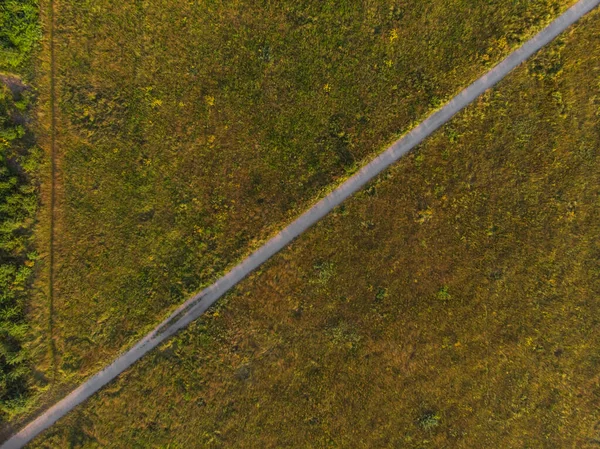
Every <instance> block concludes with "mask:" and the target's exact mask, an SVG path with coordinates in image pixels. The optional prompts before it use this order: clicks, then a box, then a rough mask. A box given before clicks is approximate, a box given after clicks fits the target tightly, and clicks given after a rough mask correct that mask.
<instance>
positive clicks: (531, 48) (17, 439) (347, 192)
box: [0, 0, 600, 449]
mask: <svg viewBox="0 0 600 449" xmlns="http://www.w3.org/2000/svg"><path fill="white" fill-rule="evenodd" d="M599 4H600V0H580V1H579V2H578V3H576V4H575V5H574V6H573V7H571V8H570V9H569V10H567V11H566V12H565V13H564V14H563V15H561V16H560V17H559V18H557V19H556V20H555V21H554V22H552V23H551V24H550V25H548V26H547V27H546V28H545V29H544V30H542V31H541V32H540V33H538V34H537V35H535V36H534V37H533V38H531V39H530V40H529V41H527V42H526V43H525V44H524V45H523V46H522V47H521V48H519V49H517V50H515V51H514V52H512V53H511V54H510V55H508V57H506V59H504V60H503V61H502V62H501V63H500V64H498V65H497V66H495V67H494V68H493V69H491V70H490V71H489V72H487V73H486V74H485V75H483V76H482V77H481V78H479V79H478V80H477V81H475V82H474V83H473V84H471V85H470V86H469V87H467V88H466V89H464V90H463V91H461V92H460V93H459V94H458V95H457V96H455V97H454V98H453V99H452V100H451V101H450V102H448V103H447V104H446V105H445V106H444V107H443V108H441V109H440V110H438V111H437V112H434V113H433V114H432V115H430V116H429V117H428V118H427V119H426V120H425V121H423V122H422V123H421V124H420V125H419V126H417V127H416V128H414V129H413V130H412V131H410V132H409V133H408V134H406V135H405V136H404V137H402V138H401V139H400V140H398V141H397V142H396V143H394V144H393V145H392V146H391V147H390V148H388V149H387V150H385V151H384V152H383V153H381V154H380V155H379V156H377V157H376V158H375V159H373V160H372V161H371V162H369V163H368V164H367V165H365V166H364V167H362V168H361V169H360V170H359V171H358V172H357V173H355V174H354V175H353V176H352V177H350V178H349V179H348V180H347V181H345V182H344V183H343V184H341V185H340V186H339V187H337V188H336V189H335V190H334V191H332V192H331V193H329V194H328V195H327V196H326V197H325V198H323V199H322V200H321V201H319V202H318V203H317V204H315V205H314V206H312V207H311V208H310V209H308V210H307V211H306V212H304V214H302V215H301V216H300V217H299V218H297V219H296V220H295V221H294V222H292V223H291V224H290V225H288V226H287V227H286V228H284V229H283V230H282V231H280V232H279V233H278V234H277V235H276V236H275V237H273V238H272V239H271V240H269V241H268V242H267V243H265V244H264V245H263V246H262V247H260V248H259V249H258V250H256V251H255V252H254V253H252V254H251V255H250V256H248V257H247V258H246V259H245V260H244V261H243V262H241V263H240V264H239V265H238V266H236V267H235V268H233V269H232V270H231V271H230V272H229V273H227V274H225V275H224V276H223V277H222V278H220V279H219V280H218V281H217V282H215V283H214V284H213V285H211V286H210V287H207V288H206V289H204V290H203V291H201V292H200V293H198V294H197V295H195V296H194V297H192V298H190V299H189V300H187V301H186V302H185V303H184V304H183V305H181V306H180V307H179V308H178V309H177V310H176V311H175V312H173V313H172V314H171V316H170V317H169V318H168V319H166V320H165V321H163V322H162V323H161V324H160V325H159V326H157V327H156V328H155V329H154V330H153V331H152V332H150V333H149V334H148V335H146V336H145V337H144V338H143V339H142V340H140V341H139V342H138V343H137V344H136V345H135V346H133V347H132V348H131V349H129V350H128V351H127V352H126V353H124V354H122V355H121V356H120V357H119V358H117V359H116V360H115V361H114V362H113V363H111V364H110V365H108V366H107V367H106V368H104V369H103V370H102V371H100V372H99V373H97V374H95V375H94V376H92V377H91V378H89V379H88V380H87V381H86V382H84V383H83V384H82V385H80V386H79V387H78V388H77V389H75V390H73V391H72V392H71V393H70V394H69V395H67V396H66V397H65V398H63V399H62V400H61V401H59V402H58V403H57V404H55V405H54V406H52V407H51V408H50V409H48V410H46V411H45V412H44V413H43V414H41V415H40V416H39V417H38V418H37V419H36V420H34V421H33V422H31V423H30V424H29V425H27V426H26V427H25V428H24V429H22V430H21V431H19V432H18V433H17V434H16V435H14V436H13V437H12V438H11V439H10V440H8V441H7V442H6V443H4V444H3V445H2V447H1V448H0V449H15V448H20V447H23V446H24V445H25V444H27V443H28V442H29V441H31V440H32V439H33V438H34V437H35V436H37V435H38V434H39V433H40V432H42V431H43V430H45V429H47V428H48V427H50V426H51V425H52V424H54V423H55V422H56V421H57V420H58V419H60V418H61V417H63V416H64V415H66V414H67V413H68V412H69V411H71V410H72V409H73V408H75V407H76V406H77V405H79V404H80V403H82V402H83V401H85V400H86V399H87V398H89V397H90V396H91V395H93V394H94V393H96V392H97V391H98V390H100V389H101V388H102V387H103V386H105V385H106V384H107V383H109V382H110V381H111V380H113V379H114V378H116V377H117V376H118V375H119V374H121V373H122V372H123V371H125V370H126V369H127V368H129V367H130V366H131V365H133V364H134V363H135V362H136V361H137V360H139V359H140V358H141V357H142V356H144V355H145V354H146V353H148V352H149V351H151V350H152V349H154V348H155V347H156V346H158V345H159V344H160V343H162V342H163V341H165V340H166V339H167V338H169V337H170V336H172V335H173V334H175V333H176V332H177V331H179V330H180V329H182V328H184V327H186V326H187V325H188V324H190V323H191V322H192V321H194V320H195V319H196V318H198V317H199V316H200V315H202V314H203V313H204V312H205V311H206V310H207V309H208V308H209V307H210V306H211V305H212V304H213V303H214V302H215V301H216V300H217V299H219V298H220V297H221V296H223V295H224V294H225V293H226V292H227V291H228V290H229V289H231V288H232V287H233V286H234V285H236V284H237V283H238V282H240V281H241V280H242V279H244V278H245V277H246V276H247V275H248V274H249V273H251V272H252V271H253V270H255V269H256V268H258V267H259V266H260V265H262V264H263V263H264V262H265V261H267V260H268V259H269V258H271V257H272V256H273V255H274V254H276V253H277V252H279V251H280V250H281V249H283V248H284V247H285V246H287V245H288V244H289V243H290V242H291V241H292V240H294V239H295V238H296V237H298V236H299V235H300V234H302V233H303V232H304V231H306V230H307V229H308V228H310V227H311V226H312V225H313V224H315V223H316V222H317V221H319V220H320V219H321V218H323V217H324V216H325V215H327V214H328V213H329V212H330V211H331V210H332V209H333V208H334V207H336V206H338V205H339V204H341V203H342V202H343V201H344V200H345V199H347V198H348V197H350V196H351V195H352V194H353V193H354V192H356V191H357V190H359V189H360V188H361V187H362V186H364V185H365V184H366V183H367V182H369V181H370V180H371V179H373V178H374V177H375V176H377V175H378V174H379V173H381V172H382V171H383V170H385V169H386V168H387V167H389V166H390V165H391V164H393V163H394V162H396V161H397V160H398V159H400V158H401V157H402V156H404V155H405V154H406V153H408V152H409V151H410V150H411V149H412V148H414V147H415V146H416V145H418V144H419V143H421V142H422V141H423V140H424V139H425V138H426V137H428V136H429V135H431V134H432V133H433V132H434V131H435V130H437V129H438V128H439V127H440V126H442V125H443V124H444V123H446V122H448V121H449V120H450V119H451V118H452V117H453V116H454V115H456V114H457V113H458V112H459V111H461V110H462V109H463V108H465V107H466V106H467V105H469V104H470V103H471V102H473V101H474V100H475V99H476V98H477V97H479V96H480V95H481V94H482V93H484V92H485V91H486V90H487V89H489V88H491V87H493V86H494V85H495V84H496V83H498V82H499V81H500V80H501V79H503V78H504V77H505V76H506V75H508V74H509V73H510V72H511V71H512V70H513V69H514V68H515V67H517V66H518V65H520V64H521V63H522V62H523V61H525V60H527V59H528V58H529V57H530V56H532V55H533V54H534V53H536V52H537V51H538V50H540V49H541V48H542V47H544V46H545V45H546V44H548V43H549V42H551V41H552V40H553V39H554V38H555V37H556V36H558V35H559V34H560V33H562V32H563V31H565V30H566V29H567V28H568V27H569V26H570V25H572V24H573V23H575V22H576V21H577V20H578V19H580V18H581V17H582V16H584V15H585V14H586V13H588V12H589V11H591V10H592V9H594V8H595V7H596V6H598V5H599Z"/></svg>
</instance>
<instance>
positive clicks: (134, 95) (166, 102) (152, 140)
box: [40, 0, 571, 384]
mask: <svg viewBox="0 0 600 449" xmlns="http://www.w3.org/2000/svg"><path fill="white" fill-rule="evenodd" d="M570 3H571V2H570V1H566V0H535V1H530V0H522V1H521V0H519V1H510V2H507V1H505V0H494V1H486V2H479V1H473V2H471V1H469V2H465V1H463V0H461V1H439V0H429V1H422V0H419V1H416V0H415V1H412V0H411V1H408V2H395V1H387V0H378V1H374V2H369V3H365V2H363V1H350V2H332V1H297V0H293V1H278V2H256V1H255V0H252V1H219V2H217V1H209V2H194V1H188V0H156V1H149V2H141V1H138V2H123V1H115V0H101V1H99V0H93V1H92V0H89V1H85V0H84V1H77V2H59V3H58V4H57V9H56V14H55V17H56V34H55V38H56V39H55V40H56V67H57V78H56V85H57V95H58V96H57V108H58V116H57V123H58V134H57V151H58V153H59V159H60V161H59V178H60V183H61V185H62V188H63V190H62V193H61V194H60V195H59V197H58V201H59V204H58V212H57V222H56V241H55V243H56V255H55V260H56V270H55V274H56V282H55V285H54V292H55V304H54V305H55V316H54V323H55V327H54V331H55V339H56V347H57V364H56V366H55V368H56V370H57V374H58V377H59V378H60V379H63V380H65V381H66V382H71V383H72V384H76V383H79V382H80V380H81V378H82V377H83V376H87V375H89V374H90V373H93V372H95V371H96V370H97V369H99V368H100V367H101V366H104V365H105V364H106V363H108V362H110V361H111V360H112V359H113V358H114V356H115V354H116V352H117V351H119V350H121V349H122V348H124V347H126V346H129V345H130V344H131V343H132V342H133V341H135V340H136V339H137V338H139V337H140V335H142V334H143V333H145V332H146V331H148V330H149V329H150V328H151V327H153V326H154V325H155V324H156V323H157V321H158V320H159V319H161V318H163V317H164V316H165V315H166V314H167V313H168V311H169V310H170V309H172V308H173V307H174V306H176V305H178V304H180V303H181V302H182V301H183V300H185V299H186V298H187V297H188V296H189V295H190V294H192V293H193V292H195V291H197V290H198V289H199V288H201V287H202V286H204V285H207V284H209V283H211V282H213V281H214V280H215V279H216V278H217V276H218V275H219V274H221V273H223V272H224V271H225V270H226V269H228V268H229V267H231V266H232V265H234V264H235V263H236V262H237V261H239V260H240V259H241V258H242V257H243V256H244V255H245V254H247V253H248V252H249V251H250V250H251V249H252V248H255V247H256V246H257V245H258V244H259V243H260V242H262V241H264V240H265V239H266V238H267V237H268V236H269V235H270V234H271V233H272V232H273V231H275V230H278V229H280V228H281V226H282V225H283V224H284V223H286V222H287V221H288V220H289V219H291V218H292V217H294V216H295V215H296V214H298V213H299V212H300V211H302V210H304V209H305V208H306V207H307V206H308V205H309V204H310V203H311V202H312V201H313V200H314V199H315V198H316V197H318V196H319V195H321V194H322V191H323V190H324V189H327V188H329V186H331V185H332V184H334V183H337V182H339V181H340V180H341V179H342V178H343V177H344V176H346V175H347V173H349V172H352V171H353V170H355V169H356V167H357V166H359V165H360V164H361V163H362V162H363V161H364V160H365V159H367V158H369V157H370V156H372V155H373V154H375V153H377V152H378V151H380V150H382V149H383V148H384V147H385V146H386V144H388V143H390V142H391V141H393V140H394V139H395V138H396V137H397V136H398V135H399V134H400V133H402V132H404V131H405V130H407V129H408V128H409V127H411V126H412V125H413V124H414V123H416V122H418V121H420V120H421V119H422V118H423V117H425V116H426V115H427V113H428V112H429V111H431V110H432V109H434V108H436V107H437V106H438V105H440V104H441V103H442V102H443V101H444V100H445V99H446V98H448V97H449V96H451V95H452V94H454V93H456V92H457V91H458V90H460V89H461V88H462V87H464V86H465V85H466V84H467V83H469V82H470V81H472V80H473V79H475V78H477V77H478V76H479V75H480V74H481V73H482V72H483V71H484V70H485V69H486V68H487V67H488V66H490V65H491V64H492V63H493V62H495V61H497V60H499V59H500V57H501V56H503V55H505V54H506V53H507V52H508V51H509V50H510V49H511V48H512V47H514V46H516V45H518V44H519V43H520V42H522V41H523V40H524V39H526V38H527V37H528V36H530V35H531V34H532V33H533V32H534V31H536V30H537V29H539V28H541V27H542V26H543V25H545V24H546V23H547V22H548V21H549V20H551V19H552V18H554V17H555V16H557V15H558V14H559V13H560V12H561V11H562V10H563V9H564V8H565V7H566V6H567V5H568V4H570ZM481 24H486V26H484V27H482V26H481ZM41 364H42V363H41V362H40V365H41Z"/></svg>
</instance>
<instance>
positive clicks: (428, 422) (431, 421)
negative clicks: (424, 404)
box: [418, 410, 442, 430]
mask: <svg viewBox="0 0 600 449" xmlns="http://www.w3.org/2000/svg"><path fill="white" fill-rule="evenodd" d="M441 420H442V418H441V416H440V415H439V413H437V412H434V411H432V410H427V411H426V412H424V413H423V414H422V415H421V417H420V418H419V420H418V423H419V426H420V427H421V428H422V429H423V430H433V429H435V428H436V427H438V426H439V425H440V422H441Z"/></svg>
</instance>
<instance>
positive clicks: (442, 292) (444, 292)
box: [437, 285, 452, 301]
mask: <svg viewBox="0 0 600 449" xmlns="http://www.w3.org/2000/svg"><path fill="white" fill-rule="evenodd" d="M437 297H438V299H439V300H442V301H447V300H449V299H451V298H452V296H450V293H449V292H448V286H447V285H443V286H442V287H441V288H440V289H439V290H438V292H437Z"/></svg>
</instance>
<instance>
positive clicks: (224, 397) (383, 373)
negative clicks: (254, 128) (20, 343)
mask: <svg viewBox="0 0 600 449" xmlns="http://www.w3.org/2000/svg"><path fill="white" fill-rule="evenodd" d="M599 60H600V14H598V12H595V13H593V14H592V15H591V16H589V17H587V18H585V19H584V20H582V22H581V23H580V24H579V25H577V26H576V27H575V29H574V30H573V31H572V32H569V33H568V34H566V35H564V36H562V37H560V38H559V39H558V40H557V41H556V42H554V43H553V44H552V45H551V46H550V47H549V48H548V49H546V50H544V51H543V52H542V53H541V54H540V55H538V56H536V57H535V58H534V59H533V60H532V61H530V62H529V63H527V64H526V65H525V66H523V67H521V68H519V69H517V70H516V71H515V73H513V74H512V75H511V76H510V77H509V78H507V79H506V80H505V81H504V82H502V83H501V84H500V85H499V87H498V88H497V89H494V90H493V91H490V92H489V93H487V94H486V95H485V96H484V97H482V98H481V99H480V100H479V101H478V102H477V103H476V104H473V105H471V106H470V107H468V108H467V109H466V110H465V111H464V112H462V113H461V114H460V115H459V116H458V117H457V118H456V119H454V120H453V121H452V122H451V123H450V124H449V125H447V126H446V127H445V128H444V129H443V130H442V131H441V132H437V133H436V134H435V135H434V136H433V137H432V138H431V139H430V140H428V141H427V142H426V143H424V144H423V145H421V147H420V148H419V149H418V150H417V151H415V152H414V153H412V154H411V155H410V156H409V157H407V158H405V159H403V160H401V161H400V163H398V164H397V165H396V166H395V167H394V168H393V169H392V170H390V171H389V172H388V173H386V174H385V175H383V176H381V177H380V178H379V179H378V180H377V181H376V182H373V183H372V184H371V185H370V186H369V187H368V188H366V189H365V190H364V191H362V192H361V193H360V194H359V195H357V196H356V197H355V198H353V199H352V200H350V201H348V202H347V204H345V205H344V206H342V207H340V208H339V209H338V210H337V211H336V212H335V213H334V214H332V215H330V216H328V217H327V218H326V219H325V220H324V221H323V222H321V223H320V224H319V225H317V226H316V227H315V228H313V229H312V230H311V231H309V232H308V233H307V234H305V235H304V236H302V237H301V238H299V239H298V241H296V242H295V243H294V244H293V245H292V246H291V247H290V248H288V249H287V250H285V251H283V252H282V253H280V254H279V255H277V256H276V257H275V258H274V259H273V260H272V261H270V262H269V263H268V264H267V265H266V266H265V267H264V268H263V269H262V270H261V271H260V272H258V273H256V274H254V275H253V276H251V277H250V278H249V279H247V280H246V281H244V282H243V283H242V284H240V285H239V286H238V287H237V288H236V289H235V290H234V291H233V292H232V293H231V294H229V295H228V296H227V297H226V298H225V300H224V301H222V302H220V303H219V305H218V306H217V307H216V308H214V309H213V310H212V311H211V312H210V313H208V314H207V315H205V316H204V317H202V318H201V319H200V320H199V321H198V322H196V323H195V324H194V325H192V326H191V327H190V328H189V329H188V330H186V331H184V332H182V333H181V334H180V335H178V336H177V337H176V338H174V339H173V340H172V341H170V342H169V343H168V344H166V345H164V346H163V347H161V349H160V350H158V351H156V352H154V353H152V354H151V355H149V356H148V357H146V358H145V359H143V360H142V361H141V362H140V363H139V364H138V365H136V366H135V367H134V368H133V369H132V370H131V371H129V372H128V373H126V374H125V375H124V376H123V377H122V378H120V379H119V380H118V381H116V382H114V383H113V384H111V385H110V386H109V387H108V388H107V389H106V390H104V391H103V392H101V393H100V394H99V395H97V396H95V397H94V398H92V399H91V400H90V401H89V402H88V403H87V404H86V405H85V406H84V407H81V408H79V409H78V410H76V411H75V412H73V413H71V414H70V415H69V416H68V417H66V418H65V419H63V420H62V421H61V422H60V423H59V424H58V425H57V426H55V427H54V428H52V429H51V430H50V431H48V432H47V433H46V434H44V435H43V436H41V437H40V438H38V439H37V440H36V441H35V442H34V444H32V446H31V447H39V448H53V447H86V448H93V447H119V448H120V447H123V448H131V447H169V448H187V447H248V448H254V447H409V448H444V447H448V448H449V447H452V448H470V449H471V448H490V447H493V448H497V447H507V448H575V447H577V448H593V447H597V445H598V444H599V441H600V378H599V374H598V373H599V372H600V370H599V369H600V326H599V325H598V317H599V316H600V314H599V312H600V310H599V307H600V304H599V303H598V295H599V294H600V242H599V241H598V238H597V236H598V234H599V233H600V207H599V206H600V182H599V180H600V159H599V158H600V153H599V151H600V150H599V148H600V103H599V99H600V71H599V70H598V61H599ZM282 176H284V175H283V174H282ZM264 188H266V186H265V187H264ZM167 285H168V284H167Z"/></svg>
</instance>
